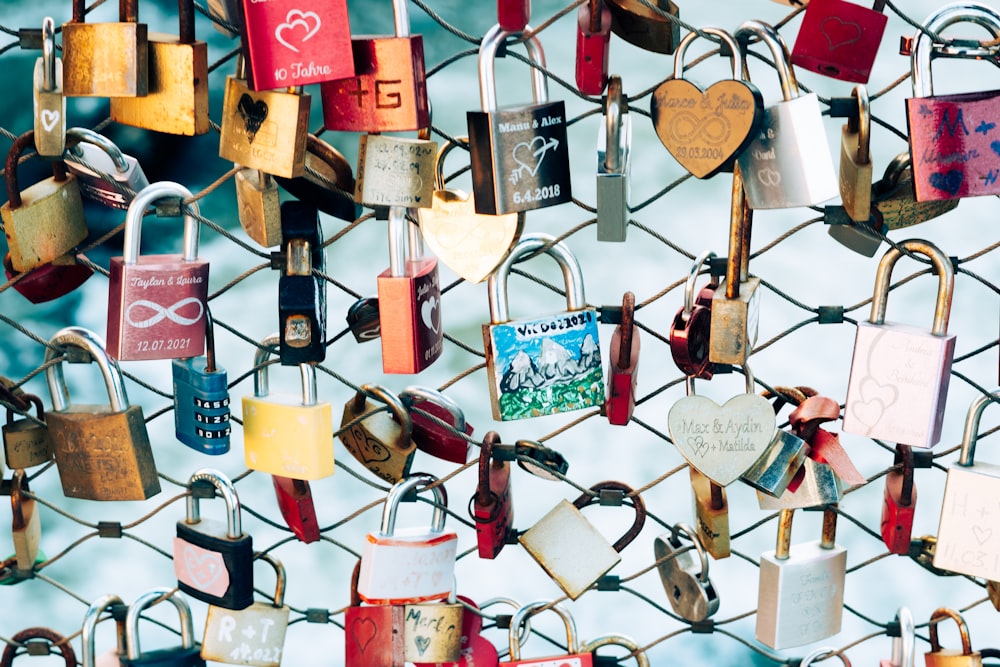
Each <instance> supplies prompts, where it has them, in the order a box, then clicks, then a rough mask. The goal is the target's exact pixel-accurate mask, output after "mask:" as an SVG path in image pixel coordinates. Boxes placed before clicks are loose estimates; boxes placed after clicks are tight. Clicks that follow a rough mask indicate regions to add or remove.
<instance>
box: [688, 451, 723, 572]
mask: <svg viewBox="0 0 1000 667" xmlns="http://www.w3.org/2000/svg"><path fill="white" fill-rule="evenodd" d="M688 469H689V471H690V478H691V491H692V499H693V502H694V517H695V522H696V523H697V527H698V541H699V542H701V544H702V546H704V547H705V551H707V552H708V554H709V555H710V556H711V557H712V558H714V559H715V560H719V559H722V558H729V556H730V541H729V502H728V501H727V499H726V489H725V487H723V486H719V485H718V484H716V483H715V482H713V481H712V480H710V479H709V478H708V477H705V476H704V475H702V474H701V473H700V472H698V471H697V470H696V469H695V468H692V467H690V466H688Z"/></svg>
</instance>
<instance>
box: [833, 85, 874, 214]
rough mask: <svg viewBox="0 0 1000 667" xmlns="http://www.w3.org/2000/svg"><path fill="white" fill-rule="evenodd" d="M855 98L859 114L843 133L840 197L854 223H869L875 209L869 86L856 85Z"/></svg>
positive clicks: (852, 119) (849, 119) (853, 117)
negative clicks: (873, 204)
mask: <svg viewBox="0 0 1000 667" xmlns="http://www.w3.org/2000/svg"><path fill="white" fill-rule="evenodd" d="M851 97H854V98H857V100H858V111H857V114H856V115H855V114H852V115H850V116H849V117H848V119H847V123H846V124H845V125H844V126H843V127H842V128H841V134H840V198H841V199H842V200H843V202H844V209H845V210H846V211H847V215H849V216H850V217H851V220H853V221H854V222H868V219H869V218H870V217H871V209H872V158H871V128H872V118H871V111H870V110H869V106H868V89H867V88H865V87H864V85H860V84H859V85H857V86H854V90H853V91H852V92H851Z"/></svg>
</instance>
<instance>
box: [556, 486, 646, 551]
mask: <svg viewBox="0 0 1000 667" xmlns="http://www.w3.org/2000/svg"><path fill="white" fill-rule="evenodd" d="M605 489H607V490H610V491H621V492H622V494H624V495H626V496H630V499H631V500H632V508H633V509H634V510H635V520H634V521H632V525H631V526H629V528H628V530H626V531H625V534H624V535H622V536H621V537H619V538H618V541H617V542H615V543H614V544H612V545H611V548H612V549H614V550H615V551H617V552H618V553H621V552H622V550H623V549H624V548H625V547H627V546H628V545H630V544H631V543H632V541H633V540H635V538H636V537H638V536H639V532H640V531H641V530H642V527H643V526H644V525H646V503H645V502H644V501H643V500H642V496H640V495H639V494H638V493H635V490H634V489H633V488H632V487H631V486H629V485H628V484H625V483H623V482H616V481H612V480H609V481H604V482H598V483H597V484H594V485H593V486H592V487H590V489H589V491H590V492H593V493H595V494H597V495H596V496H595V495H591V494H590V493H587V492H584V493H581V494H580V496H579V497H578V498H577V499H576V500H574V501H573V506H574V507H576V508H577V509H578V510H582V509H583V508H584V507H587V506H588V505H593V504H594V503H599V502H600V500H601V498H600V493H601V491H604V490H605ZM633 493H634V494H635V495H630V494H633ZM622 506H623V507H627V505H625V504H624V503H622Z"/></svg>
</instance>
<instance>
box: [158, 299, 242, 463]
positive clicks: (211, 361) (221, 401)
mask: <svg viewBox="0 0 1000 667" xmlns="http://www.w3.org/2000/svg"><path fill="white" fill-rule="evenodd" d="M171 368H172V369H173V388H174V432H175V433H176V435H177V439H178V440H180V441H181V442H183V443H184V444H185V445H187V446H188V447H190V448H191V449H194V450H196V451H199V452H201V453H203V454H210V455H217V454H225V453H226V452H228V451H229V435H230V433H231V432H232V428H231V426H230V420H229V419H230V407H229V374H228V373H226V369H225V368H222V367H220V366H217V365H216V363H215V324H214V321H213V320H212V312H211V311H210V310H209V308H208V307H206V308H205V356H203V357H188V358H186V359H174V360H173V361H172V362H171Z"/></svg>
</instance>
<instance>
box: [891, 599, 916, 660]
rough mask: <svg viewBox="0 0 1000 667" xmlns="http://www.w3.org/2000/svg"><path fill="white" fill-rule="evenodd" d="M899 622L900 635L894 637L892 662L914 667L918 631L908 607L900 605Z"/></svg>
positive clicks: (897, 619)
mask: <svg viewBox="0 0 1000 667" xmlns="http://www.w3.org/2000/svg"><path fill="white" fill-rule="evenodd" d="M896 621H897V622H898V623H899V637H893V638H892V664H893V665H894V667H913V664H914V661H915V660H916V653H917V647H916V645H917V631H916V627H915V626H914V624H913V614H912V613H911V612H910V610H909V608H908V607H900V608H899V611H897V612H896Z"/></svg>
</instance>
